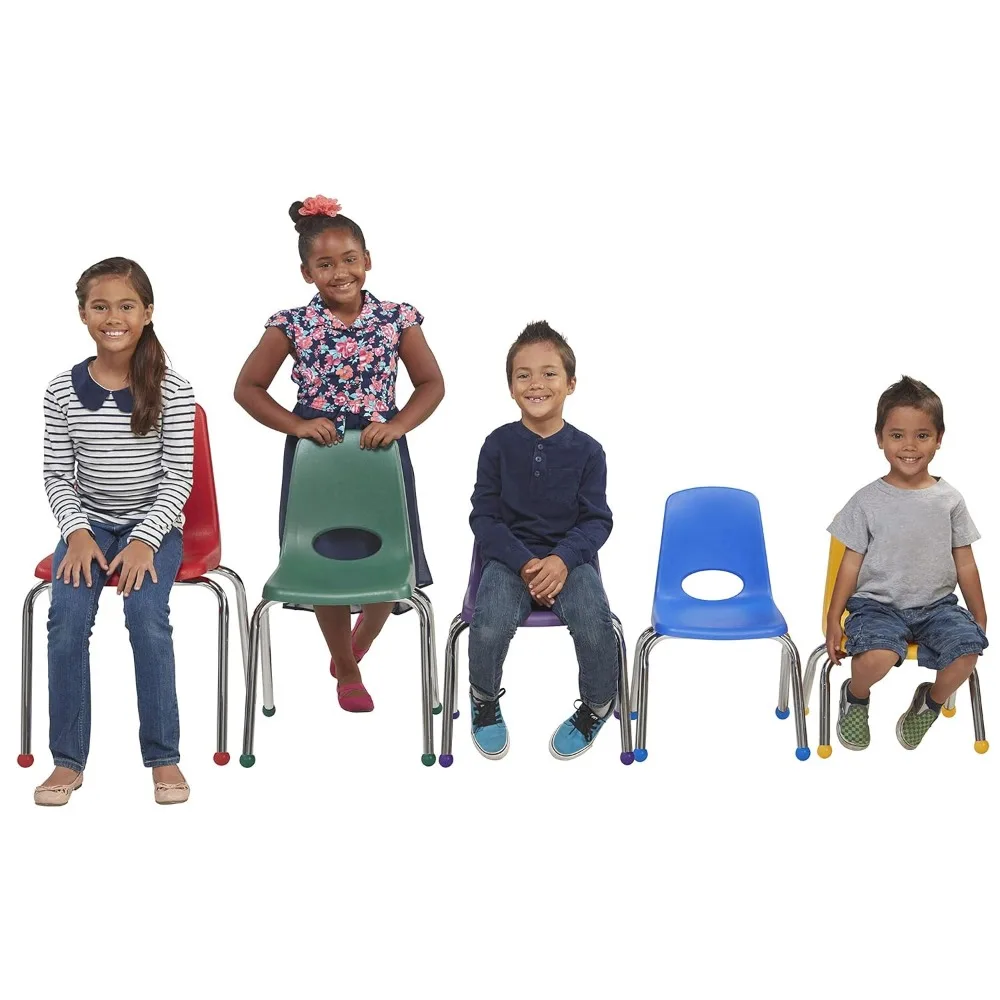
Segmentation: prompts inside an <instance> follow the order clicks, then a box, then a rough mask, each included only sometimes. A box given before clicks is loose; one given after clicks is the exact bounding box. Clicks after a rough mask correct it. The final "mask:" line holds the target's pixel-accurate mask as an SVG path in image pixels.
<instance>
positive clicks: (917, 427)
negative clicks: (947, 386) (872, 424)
mask: <svg viewBox="0 0 1000 1000" xmlns="http://www.w3.org/2000/svg"><path fill="white" fill-rule="evenodd" d="M941 438H942V435H940V434H938V432H937V429H936V428H935V426H934V421H933V420H931V418H930V417H929V416H928V415H927V414H926V413H924V411H923V410H918V409H917V408H916V407H915V406H896V407H894V408H893V409H891V410H890V411H889V412H888V414H886V418H885V426H884V427H883V428H882V433H881V434H879V435H878V446H879V447H880V448H881V449H882V452H883V453H884V455H885V457H886V460H887V461H888V463H889V466H890V472H889V475H888V476H887V477H886V479H887V480H888V481H889V482H890V483H895V485H898V486H903V487H910V488H918V487H920V486H922V485H929V482H928V481H929V480H931V478H932V477H931V476H930V473H929V472H928V471H927V466H928V465H930V461H931V459H932V458H933V457H934V455H935V453H936V452H937V450H938V448H940V447H941Z"/></svg>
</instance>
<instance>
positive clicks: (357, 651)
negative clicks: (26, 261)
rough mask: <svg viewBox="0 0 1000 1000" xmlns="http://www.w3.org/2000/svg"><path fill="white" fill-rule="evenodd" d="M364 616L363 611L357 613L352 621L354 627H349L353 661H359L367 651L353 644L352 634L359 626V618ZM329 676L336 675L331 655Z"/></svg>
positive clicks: (335, 666) (353, 634)
mask: <svg viewBox="0 0 1000 1000" xmlns="http://www.w3.org/2000/svg"><path fill="white" fill-rule="evenodd" d="M362 618H364V613H362V614H360V615H358V620H357V621H356V622H355V623H354V628H352V629H351V652H352V653H353V654H354V659H355V662H357V663H360V662H361V658H362V657H363V656H364V655H365V653H367V652H368V650H367V649H358V647H357V646H355V645H354V636H355V633H356V632H357V631H358V629H359V628H360V627H361V619H362ZM330 676H331V677H336V676H337V664H336V663H334V662H333V657H332V656H331V657H330Z"/></svg>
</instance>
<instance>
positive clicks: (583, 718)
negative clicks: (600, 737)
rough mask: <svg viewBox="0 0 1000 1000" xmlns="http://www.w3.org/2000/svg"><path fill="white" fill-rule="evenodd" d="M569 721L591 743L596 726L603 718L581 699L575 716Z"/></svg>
mask: <svg viewBox="0 0 1000 1000" xmlns="http://www.w3.org/2000/svg"><path fill="white" fill-rule="evenodd" d="M569 721H570V724H571V725H572V726H573V727H574V728H575V729H578V730H579V731H580V733H581V734H582V735H583V738H584V739H585V740H586V741H587V742H588V743H589V742H590V740H591V737H592V736H593V733H594V727H595V726H596V725H597V724H598V723H599V722H601V721H602V720H601V718H600V717H599V716H597V715H594V713H593V712H592V711H591V710H590V709H589V708H588V707H587V706H586V705H585V704H584V703H583V702H582V701H581V702H580V704H579V705H578V706H577V709H576V711H575V712H574V713H573V718H571V719H570V720H569Z"/></svg>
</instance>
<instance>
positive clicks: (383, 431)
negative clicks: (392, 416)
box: [361, 420, 403, 451]
mask: <svg viewBox="0 0 1000 1000" xmlns="http://www.w3.org/2000/svg"><path fill="white" fill-rule="evenodd" d="M402 436H403V431H402V430H401V429H400V428H399V427H398V426H396V425H395V424H393V422H392V421H391V420H387V421H386V422H385V423H384V424H369V425H368V426H367V427H366V428H365V429H364V430H363V431H362V432H361V447H362V448H363V449H364V450H365V451H374V450H375V449H376V448H388V447H389V445H391V444H392V442H393V441H398V440H399V439H400V438H401V437H402Z"/></svg>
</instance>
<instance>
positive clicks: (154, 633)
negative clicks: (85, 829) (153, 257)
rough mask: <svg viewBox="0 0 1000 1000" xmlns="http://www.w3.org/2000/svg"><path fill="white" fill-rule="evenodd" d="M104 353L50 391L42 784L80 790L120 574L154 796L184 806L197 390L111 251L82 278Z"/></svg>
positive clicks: (140, 281)
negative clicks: (94, 668) (94, 647)
mask: <svg viewBox="0 0 1000 1000" xmlns="http://www.w3.org/2000/svg"><path fill="white" fill-rule="evenodd" d="M76 294H77V299H78V302H79V307H80V318H81V319H82V320H83V322H84V324H85V325H86V327H87V331H88V332H89V333H90V336H91V337H92V338H93V339H94V342H95V343H96V345H97V353H96V355H95V356H93V357H90V358H88V359H87V360H86V361H82V362H80V364H78V365H77V366H76V367H75V368H73V369H71V370H70V371H66V372H63V373H62V374H61V375H58V376H56V378H54V379H53V380H52V381H51V382H50V383H49V385H48V388H47V389H46V390H45V459H44V475H45V491H46V493H47V494H48V498H49V504H50V505H51V507H52V513H53V514H54V515H55V518H56V521H57V522H58V524H59V532H60V535H61V538H60V540H59V544H58V546H57V547H56V550H55V554H54V556H53V557H52V564H53V571H54V572H53V577H52V600H51V605H50V609H49V625H48V629H49V642H48V661H49V747H50V749H51V751H52V758H53V762H54V763H55V770H54V771H53V772H52V774H51V775H50V776H49V778H48V780H47V781H46V782H45V783H44V784H43V785H40V786H39V787H38V788H36V789H35V802H36V803H38V805H49V806H61V805H65V804H66V803H67V802H68V801H69V797H70V795H71V794H72V793H73V792H74V791H75V790H76V789H77V788H79V787H80V786H81V785H82V784H83V771H84V768H85V767H86V764H87V753H88V751H89V748H90V655H89V642H90V633H91V630H92V628H93V626H94V618H95V616H96V614H97V603H98V601H99V600H100V596H101V593H102V591H103V589H104V585H105V583H106V582H107V580H108V579H109V577H111V576H112V574H115V573H117V574H118V586H117V591H118V593H119V594H121V595H123V596H124V599H125V625H126V627H127V628H128V632H129V639H130V641H131V643H132V652H133V656H134V659H135V679H136V690H137V693H138V702H139V743H140V746H141V749H142V759H143V763H144V764H145V765H146V767H149V768H152V772H153V782H154V797H155V800H156V801H157V802H159V803H161V804H168V803H173V802H184V801H186V800H187V798H188V794H189V792H190V789H189V788H188V785H187V782H186V781H185V780H184V775H183V774H181V771H180V769H179V768H178V766H177V765H178V762H179V761H180V754H179V752H178V742H179V739H180V731H179V729H180V725H179V721H178V714H177V692H176V689H175V686H174V650H173V643H172V641H171V630H170V618H169V609H168V606H167V600H168V598H169V596H170V588H171V586H172V585H173V582H174V579H175V578H176V576H177V571H178V569H179V567H180V563H181V554H182V544H181V525H182V523H183V514H182V510H183V508H184V504H185V502H186V501H187V498H188V495H189V494H190V492H191V482H192V469H193V463H194V394H193V393H192V391H191V386H190V385H189V384H188V383H187V382H186V381H185V380H184V379H183V378H181V377H180V376H179V375H178V374H177V373H176V372H175V371H172V370H171V369H170V368H168V367H167V359H166V355H165V354H164V351H163V347H162V346H161V344H160V342H159V340H157V338H156V334H155V333H154V332H153V323H152V317H153V289H152V287H151V286H150V283H149V278H148V277H147V276H146V273H145V272H144V271H143V269H142V268H141V267H139V265H138V264H136V263H135V261H131V260H126V259H125V258H123V257H112V258H110V259H109V260H103V261H101V262H100V263H98V264H95V265H94V266H93V267H89V268H87V270H86V271H84V272H83V274H82V275H81V277H80V280H79V281H78V282H77V286H76Z"/></svg>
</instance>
